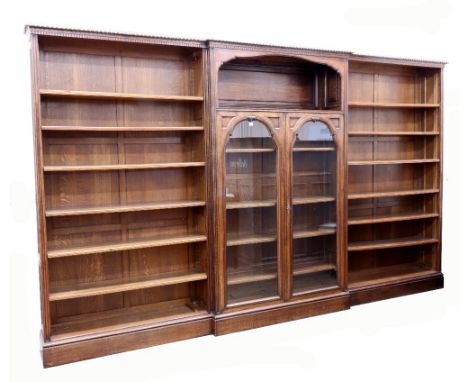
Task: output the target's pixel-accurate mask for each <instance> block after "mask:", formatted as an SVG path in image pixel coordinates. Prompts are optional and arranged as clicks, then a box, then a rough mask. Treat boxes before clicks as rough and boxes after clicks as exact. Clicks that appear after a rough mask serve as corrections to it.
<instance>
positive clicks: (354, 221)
mask: <svg viewBox="0 0 468 382" xmlns="http://www.w3.org/2000/svg"><path fill="white" fill-rule="evenodd" d="M437 217H439V214H436V213H420V214H403V215H386V216H374V217H364V218H350V219H349V220H348V225H359V224H376V223H390V222H399V221H407V220H420V219H430V218H437Z"/></svg>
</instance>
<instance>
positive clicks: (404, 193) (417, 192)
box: [348, 188, 439, 200]
mask: <svg viewBox="0 0 468 382" xmlns="http://www.w3.org/2000/svg"><path fill="white" fill-rule="evenodd" d="M438 192H439V190H438V189H436V188H434V189H428V190H410V191H386V192H364V193H359V194H348V199H349V200H354V199H370V198H386V197H392V196H411V195H424V194H436V193H438Z"/></svg>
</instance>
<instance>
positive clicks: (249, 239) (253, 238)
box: [226, 235, 276, 247]
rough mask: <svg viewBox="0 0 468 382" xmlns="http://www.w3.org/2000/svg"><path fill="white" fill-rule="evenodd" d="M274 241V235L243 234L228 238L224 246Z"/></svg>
mask: <svg viewBox="0 0 468 382" xmlns="http://www.w3.org/2000/svg"><path fill="white" fill-rule="evenodd" d="M274 241H276V235H244V236H240V237H237V238H230V239H228V240H227V242H226V246H228V247H232V246H235V245H248V244H261V243H272V242H274Z"/></svg>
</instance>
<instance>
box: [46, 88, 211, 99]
mask: <svg viewBox="0 0 468 382" xmlns="http://www.w3.org/2000/svg"><path fill="white" fill-rule="evenodd" d="M40 95H41V96H44V97H59V98H83V99H103V100H124V101H162V102H202V101H203V97H199V96H181V95H161V94H137V93H114V92H88V91H79V90H55V89H41V90H40Z"/></svg>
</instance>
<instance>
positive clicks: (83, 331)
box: [51, 299, 208, 341]
mask: <svg viewBox="0 0 468 382" xmlns="http://www.w3.org/2000/svg"><path fill="white" fill-rule="evenodd" d="M198 316H200V317H204V316H208V312H207V311H206V310H204V309H200V310H193V309H192V308H191V307H190V300H189V299H180V300H169V301H164V302H159V303H155V304H147V305H137V306H132V307H127V308H121V309H113V310H109V311H103V312H97V313H88V314H86V313H85V314H80V315H76V316H68V317H64V318H61V319H58V322H56V323H54V324H52V336H51V340H52V341H60V340H65V339H69V338H75V337H82V336H86V337H92V336H96V335H99V336H100V335H103V334H112V333H116V332H120V331H125V330H128V329H132V328H136V327H141V328H146V327H152V326H156V325H158V324H162V323H166V322H171V321H176V320H177V321H178V320H183V319H187V318H191V317H198Z"/></svg>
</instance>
